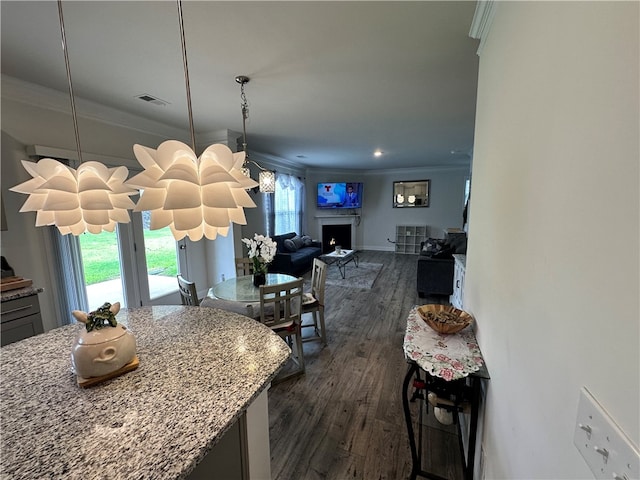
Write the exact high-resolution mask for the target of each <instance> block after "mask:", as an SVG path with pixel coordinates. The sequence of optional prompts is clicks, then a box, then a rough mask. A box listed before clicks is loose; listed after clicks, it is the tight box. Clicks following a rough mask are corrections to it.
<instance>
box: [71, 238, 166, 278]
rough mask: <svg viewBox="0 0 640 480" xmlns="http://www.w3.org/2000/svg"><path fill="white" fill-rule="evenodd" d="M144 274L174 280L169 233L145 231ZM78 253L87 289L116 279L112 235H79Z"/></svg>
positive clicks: (116, 256)
mask: <svg viewBox="0 0 640 480" xmlns="http://www.w3.org/2000/svg"><path fill="white" fill-rule="evenodd" d="M144 237H145V247H146V251H147V271H148V272H149V274H151V275H163V276H167V277H175V276H176V274H177V273H178V272H177V258H176V242H175V240H174V239H173V236H171V232H170V231H169V229H161V230H145V231H144ZM80 249H81V251H82V263H83V266H84V277H85V282H86V284H87V285H93V284H94V283H100V282H105V281H107V280H113V279H116V278H119V277H120V257H119V254H118V242H117V236H116V233H115V232H113V233H110V232H102V233H101V234H99V235H92V234H84V235H80Z"/></svg>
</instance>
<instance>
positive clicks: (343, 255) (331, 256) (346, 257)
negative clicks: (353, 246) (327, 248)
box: [320, 249, 358, 279]
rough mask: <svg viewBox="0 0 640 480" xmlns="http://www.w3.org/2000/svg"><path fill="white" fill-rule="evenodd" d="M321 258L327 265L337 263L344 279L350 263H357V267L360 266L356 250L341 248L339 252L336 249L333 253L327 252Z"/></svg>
mask: <svg viewBox="0 0 640 480" xmlns="http://www.w3.org/2000/svg"><path fill="white" fill-rule="evenodd" d="M320 260H322V261H323V262H324V263H326V264H327V265H334V264H335V265H337V266H338V270H339V271H340V275H342V278H343V279H344V275H345V270H346V267H347V264H348V263H351V262H353V263H355V264H356V267H357V266H358V255H357V254H356V252H355V250H345V249H342V250H340V253H337V252H336V251H335V250H334V251H333V252H331V253H325V254H324V255H320Z"/></svg>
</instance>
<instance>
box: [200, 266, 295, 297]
mask: <svg viewBox="0 0 640 480" xmlns="http://www.w3.org/2000/svg"><path fill="white" fill-rule="evenodd" d="M294 280H297V277H294V276H293V275H287V274H286V273H267V274H266V281H265V285H279V284H281V283H288V282H292V281H294ZM207 296H208V297H211V298H220V299H222V300H230V301H234V302H251V303H252V302H260V288H259V287H256V286H255V285H254V284H253V275H242V276H239V277H234V278H230V279H228V280H224V281H222V282H220V283H218V284H216V285H214V286H213V287H211V288H210V289H209V292H208V293H207Z"/></svg>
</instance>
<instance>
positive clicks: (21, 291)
mask: <svg viewBox="0 0 640 480" xmlns="http://www.w3.org/2000/svg"><path fill="white" fill-rule="evenodd" d="M42 292H44V289H43V288H40V287H33V286H31V287H24V288H16V289H15V290H7V291H5V292H0V301H2V302H8V301H9V300H15V299H16V298H22V297H30V296H31V295H37V294H38V293H42Z"/></svg>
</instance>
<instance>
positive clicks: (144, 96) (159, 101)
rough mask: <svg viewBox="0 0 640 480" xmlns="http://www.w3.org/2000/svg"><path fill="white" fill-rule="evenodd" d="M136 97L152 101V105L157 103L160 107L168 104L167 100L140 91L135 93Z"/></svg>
mask: <svg viewBox="0 0 640 480" xmlns="http://www.w3.org/2000/svg"><path fill="white" fill-rule="evenodd" d="M136 98H138V99H140V100H142V101H143V102H147V103H152V104H153V105H159V106H161V107H164V106H166V105H169V102H167V101H165V100H162V99H160V98H158V97H154V96H153V95H149V94H148V93H142V94H140V95H136Z"/></svg>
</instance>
